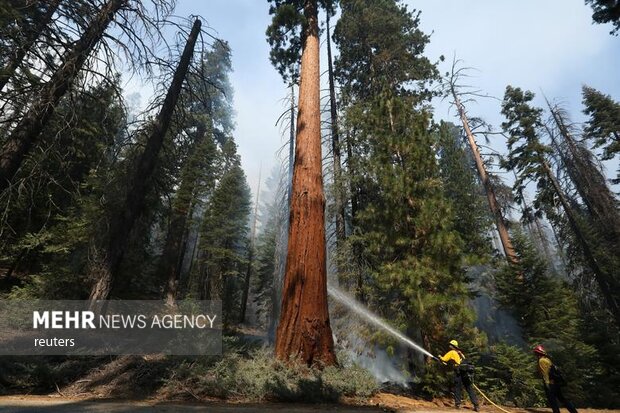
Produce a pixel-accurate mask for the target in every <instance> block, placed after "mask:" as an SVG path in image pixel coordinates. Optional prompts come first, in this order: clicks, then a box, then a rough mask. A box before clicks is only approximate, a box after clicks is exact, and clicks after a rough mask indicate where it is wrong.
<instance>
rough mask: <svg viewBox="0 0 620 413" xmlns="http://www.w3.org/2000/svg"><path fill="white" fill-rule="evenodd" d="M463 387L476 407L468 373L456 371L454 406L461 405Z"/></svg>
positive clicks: (475, 398)
mask: <svg viewBox="0 0 620 413" xmlns="http://www.w3.org/2000/svg"><path fill="white" fill-rule="evenodd" d="M463 387H465V391H467V394H469V400H471V402H472V404H473V405H474V407H475V408H478V398H477V397H476V392H475V391H474V388H473V387H472V385H471V379H470V378H469V376H468V375H466V374H461V373H459V372H458V371H457V372H456V374H455V375H454V404H455V405H456V407H459V406H460V405H461V393H462V391H463V390H462V389H463ZM571 413H572V412H571Z"/></svg>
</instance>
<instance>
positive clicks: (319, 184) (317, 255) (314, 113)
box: [275, 0, 336, 365]
mask: <svg viewBox="0 0 620 413" xmlns="http://www.w3.org/2000/svg"><path fill="white" fill-rule="evenodd" d="M304 14H305V17H306V19H307V22H308V24H307V28H306V32H305V35H304V39H303V44H302V46H303V52H302V57H301V78H300V85H299V112H298V116H297V137H296V147H295V165H294V171H293V186H292V197H291V211H290V227H289V238H288V254H287V260H286V273H285V276H284V288H283V293H282V312H281V314H280V323H279V325H278V330H277V333H276V348H275V353H276V357H278V358H279V359H281V360H289V359H291V358H299V359H301V360H302V361H303V362H305V363H306V364H308V365H313V364H323V365H331V364H335V363H336V355H335V353H334V342H333V337H332V330H331V327H330V323H329V313H328V311H327V277H326V264H325V227H324V211H325V197H324V195H323V179H322V170H321V166H322V157H321V124H320V122H321V113H320V101H319V98H320V97H319V87H320V86H319V76H320V69H319V33H318V19H317V4H316V0H307V1H306V2H305V6H304Z"/></svg>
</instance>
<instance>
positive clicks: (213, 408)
mask: <svg viewBox="0 0 620 413" xmlns="http://www.w3.org/2000/svg"><path fill="white" fill-rule="evenodd" d="M349 403H350V404H349ZM354 403H355V404H354ZM506 410H508V411H510V412H511V413H550V410H549V409H531V410H529V409H528V410H524V409H514V408H506ZM0 412H3V413H14V412H15V413H17V412H19V413H74V412H75V413H78V412H84V413H128V412H138V413H177V412H178V413H194V412H209V413H233V412H234V413H236V412H239V413H268V412H282V413H284V412H291V413H318V412H337V413H354V412H368V413H375V412H376V413H380V412H381V413H384V412H396V413H409V412H414V413H454V412H455V410H454V409H453V408H451V407H449V406H444V403H443V402H442V401H438V402H428V401H424V400H417V399H410V398H407V397H403V396H396V395H393V394H387V393H379V394H377V395H375V396H373V397H372V398H370V399H369V400H367V401H365V402H363V404H361V402H359V401H357V402H347V404H337V405H336V404H297V403H294V404H284V403H262V404H241V403H222V402H205V403H168V402H165V403H164V402H158V401H148V400H147V401H126V400H110V399H93V398H69V397H62V396H59V395H49V396H28V395H24V396H2V397H0ZM461 412H463V413H472V412H473V410H471V409H470V408H467V407H465V408H464V409H462V410H461ZM482 412H483V413H501V412H500V411H499V410H497V409H496V408H494V407H493V406H483V407H482ZM579 412H580V413H620V410H594V409H580V410H579Z"/></svg>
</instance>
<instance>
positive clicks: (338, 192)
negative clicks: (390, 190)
mask: <svg viewBox="0 0 620 413" xmlns="http://www.w3.org/2000/svg"><path fill="white" fill-rule="evenodd" d="M329 14H330V13H329V11H328V12H327V17H326V24H327V68H328V70H327V72H328V77H329V108H330V115H331V132H332V157H333V164H334V189H335V190H334V202H335V204H336V248H338V247H339V246H340V244H342V242H343V241H344V238H345V227H344V222H345V212H344V201H343V199H342V198H343V196H342V167H341V163H340V162H341V161H340V133H339V130H338V110H337V107H336V88H335V87H334V67H333V63H332V45H331V43H332V42H331V38H330V30H329Z"/></svg>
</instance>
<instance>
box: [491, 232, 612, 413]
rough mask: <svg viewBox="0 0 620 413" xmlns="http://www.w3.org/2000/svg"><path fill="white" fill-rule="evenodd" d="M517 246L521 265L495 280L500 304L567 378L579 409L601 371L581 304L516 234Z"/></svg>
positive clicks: (507, 268) (502, 273)
mask: <svg viewBox="0 0 620 413" xmlns="http://www.w3.org/2000/svg"><path fill="white" fill-rule="evenodd" d="M514 244H515V250H516V252H517V256H518V258H519V264H518V265H516V266H514V265H513V266H507V267H505V269H504V270H502V271H500V272H499V273H498V274H497V275H496V284H497V292H498V298H499V300H500V302H501V303H502V304H503V305H504V306H505V307H506V308H508V309H509V310H510V311H511V312H512V313H513V315H514V316H515V318H516V319H517V320H518V321H519V323H520V324H521V327H522V328H523V331H524V333H525V336H526V338H527V341H528V342H529V344H530V345H532V346H534V345H535V344H543V345H544V346H545V348H546V349H547V350H548V351H549V353H550V354H551V356H552V358H553V360H554V361H555V362H556V363H557V364H558V366H560V368H561V369H562V371H563V372H565V376H566V378H567V379H568V382H569V386H568V389H567V393H569V394H571V395H572V397H573V400H576V401H577V402H578V403H579V401H585V400H586V399H588V397H589V395H590V392H591V391H593V390H594V388H593V387H592V386H594V385H595V383H596V381H597V380H600V379H601V372H602V370H601V364H600V359H599V357H598V354H597V352H596V349H595V348H594V347H593V346H592V345H589V344H586V343H585V342H584V340H583V321H582V319H581V317H580V314H579V305H578V302H577V298H576V296H575V294H574V292H573V291H572V290H571V289H570V288H569V286H568V285H567V284H566V283H565V282H564V281H562V280H560V279H558V278H555V277H553V276H550V275H549V274H548V273H547V268H548V266H547V263H546V262H545V261H544V259H543V258H541V257H540V255H539V254H538V253H537V251H536V247H535V246H534V245H532V244H531V243H530V242H528V241H527V240H526V239H525V238H524V236H523V234H521V233H519V232H516V236H515V237H514ZM515 274H521V275H522V278H521V279H518V278H516V277H515Z"/></svg>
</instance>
